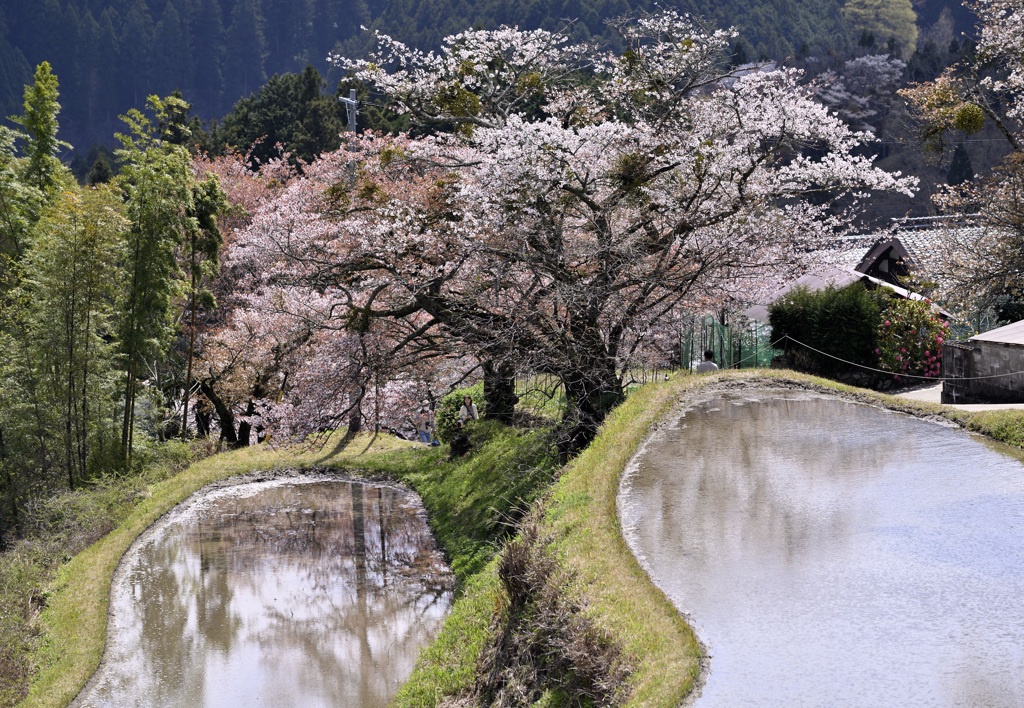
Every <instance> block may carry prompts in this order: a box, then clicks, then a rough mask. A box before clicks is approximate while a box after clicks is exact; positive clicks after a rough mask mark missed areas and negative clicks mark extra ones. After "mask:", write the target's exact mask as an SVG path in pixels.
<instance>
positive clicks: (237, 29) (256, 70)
mask: <svg viewBox="0 0 1024 708" xmlns="http://www.w3.org/2000/svg"><path fill="white" fill-rule="evenodd" d="M263 26H264V20H263V13H262V11H261V9H260V3H259V0H236V2H235V6H234V9H233V10H232V11H231V24H230V25H229V26H228V29H227V32H226V33H225V35H224V48H225V51H226V57H225V72H224V74H225V80H226V82H227V84H228V85H229V86H232V87H233V88H234V90H235V91H237V92H240V93H241V94H242V95H243V96H246V95H248V94H249V93H250V92H252V91H255V90H256V89H257V88H259V87H260V85H261V84H262V83H263V82H264V81H266V78H267V75H266V72H265V71H264V67H265V62H266V58H267V48H266V47H267V43H266V39H265V38H264V35H263Z"/></svg>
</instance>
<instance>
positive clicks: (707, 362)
mask: <svg viewBox="0 0 1024 708" xmlns="http://www.w3.org/2000/svg"><path fill="white" fill-rule="evenodd" d="M696 371H697V373H698V374H706V373H708V372H709V371H718V364H716V363H715V353H714V352H713V351H711V350H710V349H708V350H707V351H706V352H704V361H702V362H701V363H699V364H697V369H696Z"/></svg>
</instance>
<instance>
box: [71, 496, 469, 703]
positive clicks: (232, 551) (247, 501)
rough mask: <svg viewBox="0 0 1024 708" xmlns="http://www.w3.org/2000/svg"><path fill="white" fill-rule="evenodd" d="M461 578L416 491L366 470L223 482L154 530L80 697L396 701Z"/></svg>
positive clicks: (120, 581) (137, 555)
mask: <svg viewBox="0 0 1024 708" xmlns="http://www.w3.org/2000/svg"><path fill="white" fill-rule="evenodd" d="M451 596H452V578H451V575H450V573H449V571H448V570H447V568H446V567H445V566H444V564H443V560H442V558H441V557H440V554H439V553H438V552H437V550H436V548H435V546H434V542H433V539H432V537H431V535H430V533H429V529H428V528H427V526H426V521H425V515H424V514H423V512H422V508H421V507H420V506H419V504H418V501H417V500H416V498H415V497H414V496H413V495H411V494H410V493H408V492H405V491H402V490H398V489H394V488H391V487H386V486H378V485H363V484H360V483H352V482H339V481H315V482H305V483H295V481H294V480H290V481H288V482H282V481H278V482H264V483H258V484H251V485H243V486H240V487H232V488H228V489H225V490H220V491H218V492H216V493H213V494H211V495H209V496H207V497H206V498H203V499H201V500H200V501H199V502H197V503H195V504H192V505H190V506H189V507H188V508H187V509H185V510H182V511H180V512H175V513H174V514H173V515H171V516H170V517H168V518H167V519H166V520H163V521H161V522H160V523H159V524H158V526H157V527H154V528H153V529H151V530H150V531H149V532H147V533H146V534H145V535H144V536H143V537H142V538H140V540H139V541H138V542H137V543H136V545H135V546H133V549H132V551H130V552H129V555H128V556H126V558H125V561H124V562H123V564H122V568H121V570H119V572H118V576H117V578H115V584H114V587H113V590H112V595H111V602H112V604H111V621H110V631H109V637H108V643H107V649H106V653H105V655H104V663H103V665H102V666H101V668H100V670H99V671H98V672H97V674H96V676H95V677H94V678H93V680H92V681H91V682H90V685H89V686H88V687H87V689H86V690H85V691H84V692H83V694H82V695H81V696H80V697H79V699H78V700H77V701H76V703H75V705H80V706H115V705H116V706H119V707H122V706H236V705H237V706H240V705H255V704H260V705H273V706H383V705H386V703H387V701H388V699H389V698H390V697H391V696H392V695H393V694H394V692H395V691H396V690H397V688H398V686H399V685H400V684H401V683H402V682H403V681H404V680H405V679H406V678H407V677H408V675H409V673H410V672H411V671H412V667H413V663H414V662H415V659H416V656H417V654H418V652H419V649H420V647H422V646H424V645H425V644H427V643H428V642H429V641H430V640H431V639H432V638H433V636H434V635H435V633H436V632H437V630H438V629H439V627H440V622H441V621H442V620H443V618H444V615H445V614H446V612H447V609H448V607H449V605H450V603H451Z"/></svg>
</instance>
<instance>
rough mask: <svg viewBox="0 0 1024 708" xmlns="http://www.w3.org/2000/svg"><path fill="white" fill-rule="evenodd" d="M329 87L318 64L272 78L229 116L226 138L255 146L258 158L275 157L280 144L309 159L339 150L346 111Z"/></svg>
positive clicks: (235, 143) (239, 145) (246, 147)
mask: <svg viewBox="0 0 1024 708" xmlns="http://www.w3.org/2000/svg"><path fill="white" fill-rule="evenodd" d="M323 88H324V80H323V78H321V76H320V74H319V72H317V70H316V69H314V68H313V67H312V66H307V67H306V69H305V70H304V71H303V72H302V73H301V74H280V75H278V76H273V77H271V79H270V80H269V81H268V82H267V83H266V84H265V85H264V86H263V87H262V88H260V90H259V91H257V92H256V93H255V94H253V95H252V96H249V97H248V98H243V99H242V100H240V101H239V102H238V103H236V104H235V107H234V109H233V110H232V111H231V113H229V114H228V115H227V116H225V118H224V139H225V140H226V141H227V142H228V143H229V144H231V145H233V146H235V147H237V148H240V149H243V150H249V149H250V147H251V148H252V153H251V154H252V157H253V159H254V160H255V161H257V162H265V161H267V160H268V159H270V158H271V157H273V156H275V155H276V154H277V147H276V145H277V144H278V143H280V144H281V145H283V146H284V148H285V150H286V151H288V152H291V153H292V154H293V155H294V156H295V157H296V158H298V159H301V160H305V161H309V160H312V159H313V158H315V157H316V156H318V155H320V154H321V153H322V152H324V151H326V150H334V149H337V148H338V146H339V145H340V144H341V138H340V135H341V133H342V132H344V130H345V113H344V109H343V108H342V106H341V105H340V103H339V102H338V100H337V98H336V97H335V96H331V95H324V94H323V93H322V91H323ZM257 141H259V142H258V144H257Z"/></svg>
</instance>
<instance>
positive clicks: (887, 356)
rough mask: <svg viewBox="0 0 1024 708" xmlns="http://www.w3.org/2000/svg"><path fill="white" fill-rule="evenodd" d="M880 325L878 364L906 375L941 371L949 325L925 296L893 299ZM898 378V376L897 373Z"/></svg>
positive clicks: (932, 375)
mask: <svg viewBox="0 0 1024 708" xmlns="http://www.w3.org/2000/svg"><path fill="white" fill-rule="evenodd" d="M883 318H884V319H883V320H882V322H881V324H880V325H879V326H878V348H877V349H876V350H875V353H876V354H877V355H878V365H879V368H881V369H886V370H888V371H892V372H893V373H896V374H897V375H899V374H903V375H904V376H927V377H937V376H939V375H940V374H941V373H942V343H943V341H945V340H946V339H947V337H948V332H949V325H948V324H947V323H946V322H944V321H943V320H942V319H941V318H940V317H939V316H938V314H936V313H935V312H934V311H933V310H932V306H931V303H929V302H928V301H922V300H893V301H892V304H890V305H889V307H888V308H887V309H886V310H885V313H884V314H883ZM897 378H899V376H897Z"/></svg>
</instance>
